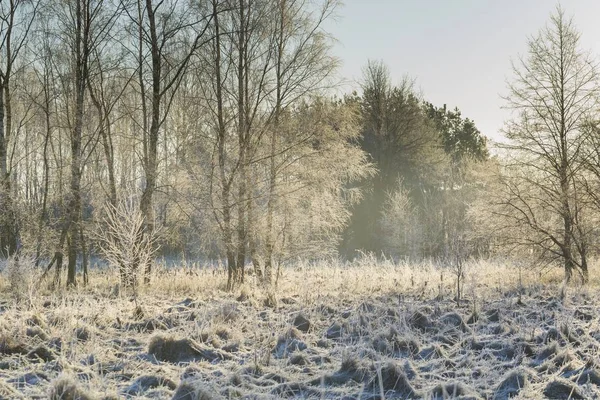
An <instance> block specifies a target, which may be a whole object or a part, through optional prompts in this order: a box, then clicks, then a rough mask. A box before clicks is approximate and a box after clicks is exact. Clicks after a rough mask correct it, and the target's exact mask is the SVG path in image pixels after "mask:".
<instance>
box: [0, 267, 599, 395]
mask: <svg viewBox="0 0 600 400" xmlns="http://www.w3.org/2000/svg"><path fill="white" fill-rule="evenodd" d="M522 272H523V271H522ZM594 272H595V271H592V274H593V273H594ZM466 276H467V279H466V282H465V286H464V293H465V299H464V300H463V301H462V302H461V303H460V304H459V305H457V303H456V301H455V300H454V299H453V296H454V290H453V285H454V283H455V281H454V279H453V275H452V274H451V273H450V271H449V270H446V269H440V268H439V267H435V266H432V265H415V266H406V265H395V264H392V263H387V264H385V263H383V264H381V265H375V266H373V265H368V264H366V263H362V264H360V263H359V264H358V265H355V266H352V267H349V266H342V265H335V266H328V265H320V266H315V265H313V266H303V267H299V268H290V269H289V270H286V271H285V273H284V275H283V276H282V278H281V281H280V286H279V288H278V289H277V291H276V295H275V297H276V299H277V304H276V305H274V304H272V302H270V301H267V299H269V296H266V295H265V293H264V291H263V290H262V289H261V288H260V287H259V286H258V285H257V284H255V283H253V277H249V279H248V281H249V282H248V283H247V284H246V285H244V286H243V287H241V288H240V289H238V290H237V291H236V292H235V293H227V292H225V291H223V290H222V287H223V285H224V282H225V279H226V277H225V276H223V275H220V274H214V273H213V272H209V271H203V272H202V271H201V272H199V273H198V274H193V273H192V274H191V275H190V271H183V270H182V271H180V272H178V271H176V270H170V271H169V272H168V274H166V275H164V276H156V277H154V283H153V284H152V285H151V286H149V287H144V288H142V289H141V293H140V294H139V298H138V299H137V302H136V301H134V300H133V298H132V297H131V295H130V293H128V292H126V291H124V290H119V289H118V286H116V285H115V279H116V276H112V275H110V274H108V273H107V271H102V272H98V273H97V274H94V275H93V276H92V279H91V284H90V285H89V286H88V287H87V288H79V289H78V290H74V291H73V290H71V291H66V290H63V291H60V292H57V291H54V292H50V291H48V290H46V289H45V288H44V289H37V288H30V290H29V291H28V294H27V295H26V296H23V295H21V296H19V297H21V298H20V300H19V301H17V300H16V299H15V296H16V294H15V293H14V291H13V290H12V289H11V288H10V285H9V282H8V281H7V280H6V279H4V280H0V398H6V399H16V398H40V399H42V398H49V397H50V398H53V399H75V398H82V399H87V398H90V399H102V398H105V399H113V398H152V399H171V398H177V399H213V398H214V399H221V398H223V399H231V398H247V399H255V398H256V399H262V398H265V399H267V398H269V399H276V398H316V399H321V398H326V399H339V398H346V399H378V398H385V399H394V398H401V399H410V398H415V399H416V398H426V399H438V398H439V399H442V398H463V399H467V398H469V399H480V398H481V399H507V398H522V399H538V398H540V399H541V398H551V399H563V398H564V399H567V398H572V399H576V398H585V399H588V398H598V397H600V358H599V357H598V356H599V349H600V325H599V324H598V320H599V316H600V315H599V313H598V311H599V309H600V297H599V296H598V294H597V293H598V291H597V289H598V285H597V283H596V282H595V281H593V282H592V283H591V284H590V285H589V286H587V287H578V286H576V285H573V286H571V287H569V288H568V290H567V296H566V298H565V299H564V300H562V299H560V298H559V297H558V295H559V293H560V290H559V286H558V285H557V276H556V275H552V274H551V275H543V274H542V275H540V274H538V273H537V272H534V271H527V274H525V275H524V278H523V285H522V287H520V286H519V284H518V282H517V279H516V278H515V277H516V276H517V274H516V272H515V270H514V269H512V268H510V267H502V266H492V265H481V264H476V265H471V266H470V267H469V269H468V271H467V275H466ZM43 286H45V285H41V287H43ZM519 292H520V293H521V296H520V300H519ZM136 303H137V305H139V308H138V307H137V306H136ZM203 396H204V397H203Z"/></svg>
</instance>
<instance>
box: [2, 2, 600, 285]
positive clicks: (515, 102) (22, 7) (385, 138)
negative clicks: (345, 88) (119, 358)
mask: <svg viewBox="0 0 600 400" xmlns="http://www.w3.org/2000/svg"><path fill="white" fill-rule="evenodd" d="M338 5H339V4H338V3H337V1H334V0H324V1H319V2H313V1H308V0H306V1H305V0H239V1H237V0H231V1H227V0H226V1H223V0H221V1H218V0H199V1H193V2H187V1H179V2H178V1H174V0H165V1H152V0H144V1H142V0H139V1H133V0H121V1H117V0H108V1H106V0H105V1H100V0H69V1H59V2H56V1H49V0H37V1H36V0H14V1H10V2H1V3H0V39H1V40H0V53H1V56H0V92H1V93H2V95H1V96H0V174H1V175H0V178H1V180H0V183H1V189H0V209H1V210H2V213H1V218H0V247H1V249H2V256H3V257H15V254H20V253H27V255H28V256H30V257H32V258H33V260H35V263H36V265H39V267H40V268H43V269H44V271H45V272H46V273H45V274H44V275H46V274H48V276H51V277H52V278H51V279H52V280H53V282H54V284H55V285H60V284H61V276H62V274H63V272H62V271H63V259H64V258H66V264H67V266H66V270H67V280H66V283H67V285H77V284H78V278H77V273H76V272H77V264H78V260H83V282H84V283H85V282H86V277H87V264H88V260H89V258H90V256H91V255H100V256H102V257H104V258H106V259H107V260H108V261H110V262H111V264H114V265H115V266H116V267H118V269H119V271H120V274H121V279H122V282H123V283H124V284H127V285H129V286H135V285H136V284H137V281H138V279H139V280H141V279H142V277H143V278H144V280H146V281H148V280H149V278H150V276H151V268H152V259H153V257H154V256H156V255H169V254H170V255H173V254H186V255H192V256H202V257H206V258H213V259H221V260H222V262H223V265H225V266H226V268H227V273H228V284H227V286H228V288H229V289H233V288H234V287H236V286H237V285H239V284H240V283H242V282H243V281H244V279H245V276H244V275H245V271H246V270H247V269H248V267H249V268H250V270H252V271H253V273H255V274H256V275H258V276H259V277H260V278H261V279H262V280H263V282H265V283H266V284H267V285H271V284H273V283H274V282H275V281H276V279H277V278H278V276H279V268H280V266H281V264H282V263H284V262H286V261H289V260H294V259H298V258H308V259H318V258H322V257H328V256H335V255H339V256H341V257H346V258H350V259H352V258H353V257H355V256H356V255H357V254H360V252H373V253H374V254H376V255H379V254H381V255H385V256H392V257H398V258H407V259H410V260H419V259H423V258H436V259H439V260H442V261H444V262H446V263H448V264H450V265H454V266H460V265H461V263H462V262H463V261H464V260H466V259H467V258H471V257H489V256H492V255H506V256H510V257H515V258H518V259H520V260H523V259H528V260H530V261H532V262H533V261H539V262H542V263H543V264H547V265H552V264H555V265H557V266H561V267H563V268H564V270H565V278H566V280H568V279H570V278H571V276H572V275H573V274H574V273H576V274H577V275H580V276H581V277H582V278H583V279H584V280H585V279H587V265H588V262H589V260H590V258H591V257H594V256H595V255H596V253H597V249H598V240H597V236H598V235H597V234H596V232H597V229H596V226H597V221H598V216H599V215H600V214H599V211H600V197H599V195H598V193H600V192H599V191H598V185H599V184H600V152H599V150H598V148H599V147H598V145H599V144H600V130H599V128H598V116H600V113H599V107H598V105H599V104H598V98H599V95H600V93H599V91H598V69H597V61H596V58H595V55H591V54H588V53H586V52H585V51H583V50H582V49H580V48H579V44H578V40H579V33H578V32H577V30H576V28H575V26H574V25H573V23H572V22H571V20H570V19H569V18H568V17H566V16H565V14H564V13H563V11H562V10H560V9H558V10H557V11H556V13H555V14H554V15H553V16H552V18H551V19H550V20H549V22H548V25H547V26H546V27H545V28H543V29H542V30H540V32H539V34H538V35H537V36H535V37H532V38H530V39H529V40H528V45H529V50H528V52H527V54H525V55H524V56H523V57H522V58H518V59H516V60H515V62H514V71H513V74H512V78H511V79H510V81H509V82H510V83H509V86H508V88H507V98H506V105H507V107H509V108H511V109H512V110H514V113H513V118H512V119H511V120H510V121H507V123H506V131H505V133H506V136H507V137H508V139H509V141H508V142H507V143H508V144H505V145H502V146H501V147H500V150H499V151H498V155H496V156H493V157H491V156H490V153H489V150H488V147H487V146H488V143H487V142H486V138H485V136H484V135H483V134H482V133H481V132H479V130H478V129H477V127H476V125H475V122H474V121H472V120H470V119H468V118H466V117H464V116H463V115H462V114H461V112H460V110H459V109H450V108H447V107H446V105H443V106H438V105H433V104H430V103H429V102H427V100H426V98H423V96H421V95H420V94H418V92H417V91H416V90H415V88H414V85H413V81H411V79H410V78H406V79H404V80H403V81H402V82H399V83H393V82H391V79H390V74H389V72H388V70H387V67H386V66H385V64H384V63H383V62H373V61H367V60H365V64H366V66H365V67H364V76H363V80H362V90H361V91H360V93H351V94H347V95H345V96H342V97H339V96H338V97H333V96H332V95H331V93H332V89H335V88H336V87H337V84H338V82H339V78H340V77H339V76H338V75H337V66H338V60H337V59H336V58H335V57H334V56H333V55H332V52H331V46H332V43H333V40H334V38H332V37H330V36H329V35H328V34H327V32H326V31H325V30H324V29H323V23H324V22H325V21H326V20H327V19H329V18H331V17H332V16H334V15H335V13H336V12H340V9H339V8H338ZM341 12H343V10H341ZM524 40H526V38H524ZM484 133H485V132H484Z"/></svg>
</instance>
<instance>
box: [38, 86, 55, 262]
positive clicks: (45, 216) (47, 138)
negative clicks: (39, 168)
mask: <svg viewBox="0 0 600 400" xmlns="http://www.w3.org/2000/svg"><path fill="white" fill-rule="evenodd" d="M45 90H46V91H47V89H45ZM45 95H46V99H45V104H46V110H45V117H46V118H45V124H46V136H45V137H44V151H43V163H44V187H43V192H42V211H41V214H40V219H39V221H38V237H37V245H36V250H35V266H36V267H37V266H38V265H39V263H40V256H41V252H42V240H43V235H44V234H43V228H44V224H45V223H46V221H47V220H48V205H47V204H48V185H49V181H50V164H49V163H48V142H49V141H50V132H51V128H50V111H49V108H50V105H49V99H48V94H47V92H46V93H45Z"/></svg>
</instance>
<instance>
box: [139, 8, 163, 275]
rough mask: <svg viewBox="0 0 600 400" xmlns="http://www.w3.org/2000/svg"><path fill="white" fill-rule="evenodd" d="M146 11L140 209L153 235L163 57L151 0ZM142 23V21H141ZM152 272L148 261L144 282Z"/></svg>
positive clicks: (146, 231)
mask: <svg viewBox="0 0 600 400" xmlns="http://www.w3.org/2000/svg"><path fill="white" fill-rule="evenodd" d="M146 12H147V13H148V23H149V27H150V43H151V54H152V101H151V118H152V119H151V122H150V131H149V132H148V153H147V159H146V160H145V161H146V187H145V188H144V192H143V193H142V199H141V202H140V210H141V212H142V214H143V215H144V221H145V229H144V230H145V234H146V235H152V232H154V203H153V199H154V191H155V190H156V183H157V171H158V159H157V152H158V133H159V128H160V99H161V94H160V80H161V59H160V47H159V46H160V44H159V42H158V36H157V33H156V21H155V16H154V7H153V5H152V1H151V0H146ZM140 23H141V22H140ZM151 272H152V263H151V262H148V263H147V264H146V265H145V268H144V283H150V274H151Z"/></svg>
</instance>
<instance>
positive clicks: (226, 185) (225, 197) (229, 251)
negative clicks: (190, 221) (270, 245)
mask: <svg viewBox="0 0 600 400" xmlns="http://www.w3.org/2000/svg"><path fill="white" fill-rule="evenodd" d="M213 21H214V24H215V38H214V46H215V47H214V48H215V80H216V81H217V83H216V85H215V95H216V100H217V159H218V164H219V179H220V181H221V203H222V209H223V211H222V212H223V217H222V218H223V223H222V227H221V234H222V235H223V242H224V243H225V255H226V258H227V290H233V289H234V287H235V282H236V280H237V277H236V276H235V268H236V262H235V253H234V246H233V233H232V227H231V201H230V190H231V183H230V181H229V179H228V178H227V171H226V161H227V160H226V158H227V154H226V149H225V140H226V131H225V116H224V111H223V93H222V82H223V80H222V77H221V32H220V26H219V13H218V10H217V1H216V0H213Z"/></svg>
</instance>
